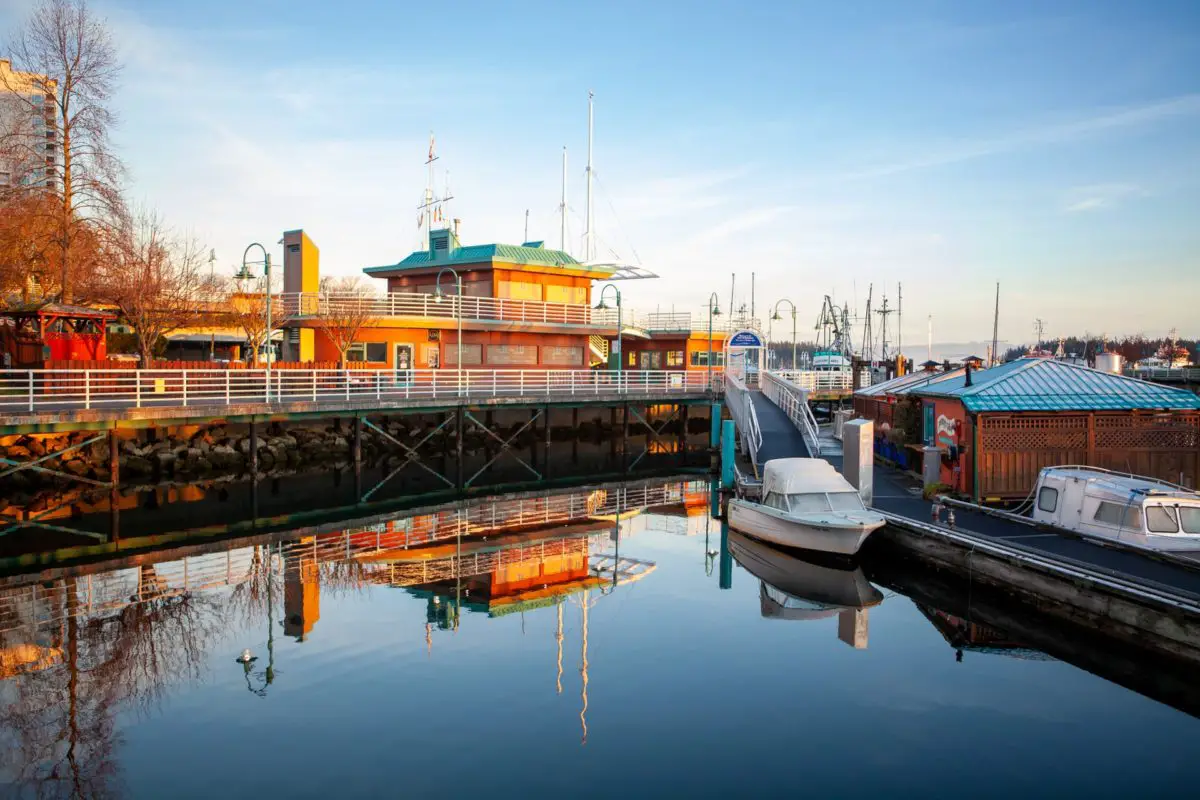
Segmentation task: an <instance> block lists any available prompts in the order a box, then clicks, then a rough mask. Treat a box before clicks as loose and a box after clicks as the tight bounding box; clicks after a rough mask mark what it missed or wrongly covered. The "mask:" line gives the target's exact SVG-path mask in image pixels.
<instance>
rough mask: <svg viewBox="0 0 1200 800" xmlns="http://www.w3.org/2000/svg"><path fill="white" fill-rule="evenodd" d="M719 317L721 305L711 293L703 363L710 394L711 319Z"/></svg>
mask: <svg viewBox="0 0 1200 800" xmlns="http://www.w3.org/2000/svg"><path fill="white" fill-rule="evenodd" d="M719 316H721V305H720V303H719V302H718V301H717V293H716V292H713V293H712V294H711V295H709V297H708V360H707V362H706V363H705V369H706V370H707V372H706V376H707V378H708V391H709V392H712V360H713V349H712V331H713V317H719Z"/></svg>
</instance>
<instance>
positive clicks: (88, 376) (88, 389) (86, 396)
mask: <svg viewBox="0 0 1200 800" xmlns="http://www.w3.org/2000/svg"><path fill="white" fill-rule="evenodd" d="M83 407H84V408H91V407H92V372H91V370H87V369H85V370H84V371H83Z"/></svg>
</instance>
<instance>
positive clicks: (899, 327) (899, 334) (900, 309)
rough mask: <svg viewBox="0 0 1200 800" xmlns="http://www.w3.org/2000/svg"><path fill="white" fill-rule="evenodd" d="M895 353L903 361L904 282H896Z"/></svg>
mask: <svg viewBox="0 0 1200 800" xmlns="http://www.w3.org/2000/svg"><path fill="white" fill-rule="evenodd" d="M896 355H898V356H900V362H901V363H902V364H903V363H904V284H902V283H897V284H896Z"/></svg>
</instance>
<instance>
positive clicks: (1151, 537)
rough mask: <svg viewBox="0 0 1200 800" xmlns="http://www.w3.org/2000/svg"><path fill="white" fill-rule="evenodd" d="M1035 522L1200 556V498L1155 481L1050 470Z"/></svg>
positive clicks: (1041, 484)
mask: <svg viewBox="0 0 1200 800" xmlns="http://www.w3.org/2000/svg"><path fill="white" fill-rule="evenodd" d="M1033 519H1034V520H1035V521H1037V522H1043V523H1046V524H1048V525H1054V526H1056V527H1059V528H1064V529H1066V530H1069V531H1074V532H1075V533H1080V534H1084V535H1087V536H1096V537H1099V538H1104V539H1112V540H1116V541H1121V542H1126V543H1129V544H1135V545H1140V546H1142V547H1149V548H1152V549H1154V550H1165V551H1170V550H1200V494H1197V493H1196V492H1193V491H1191V490H1189V489H1186V488H1184V487H1181V486H1175V485H1174V484H1170V483H1166V482H1163V481H1157V480H1154V479H1153V478H1143V477H1138V476H1136V475H1124V474H1121V473H1116V472H1109V471H1107V470H1102V469H1096V468H1093V467H1046V468H1045V469H1043V470H1042V471H1041V473H1039V475H1038V482H1037V486H1036V487H1035V493H1034V502H1033Z"/></svg>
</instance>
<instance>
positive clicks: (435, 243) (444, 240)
mask: <svg viewBox="0 0 1200 800" xmlns="http://www.w3.org/2000/svg"><path fill="white" fill-rule="evenodd" d="M449 254H450V231H449V230H446V229H443V230H440V231H432V232H430V234H429V257H430V258H431V259H433V260H434V261H440V260H442V259H444V258H446V257H447V256H448V255H449Z"/></svg>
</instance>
